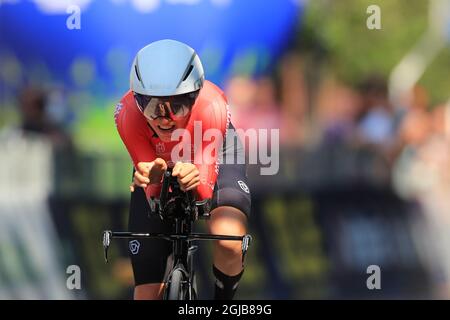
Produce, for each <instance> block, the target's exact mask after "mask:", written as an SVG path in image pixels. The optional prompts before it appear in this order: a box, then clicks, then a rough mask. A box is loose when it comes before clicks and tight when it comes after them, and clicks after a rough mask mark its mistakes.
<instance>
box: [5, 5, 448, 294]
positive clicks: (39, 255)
mask: <svg viewBox="0 0 450 320" xmlns="http://www.w3.org/2000/svg"><path fill="white" fill-rule="evenodd" d="M74 5H75V6H74ZM370 5H377V6H378V8H379V9H380V17H381V19H380V23H381V25H380V27H381V29H371V28H370V26H371V25H373V21H374V20H373V19H374V16H373V15H374V13H376V10H375V11H372V10H373V7H371V8H372V9H369V10H368V8H369V6H370ZM370 21H372V22H370ZM163 38H172V39H177V40H180V41H183V42H186V43H188V44H189V45H191V46H192V47H193V48H195V49H196V50H197V51H198V53H199V56H200V57H201V59H202V62H203V65H204V68H205V73H206V78H207V79H209V80H211V81H213V82H215V83H217V84H218V85H219V86H220V87H221V88H222V89H223V90H224V91H225V92H226V95H227V97H228V99H229V103H230V106H231V112H232V121H233V123H234V124H235V126H236V127H239V128H243V129H248V128H257V129H277V128H279V129H280V151H279V157H280V170H279V173H278V174H277V175H275V176H261V175H260V171H259V169H260V167H259V166H258V165H251V166H250V167H249V176H250V183H251V189H252V195H253V198H252V205H253V208H252V216H251V219H250V231H251V233H252V235H253V237H254V240H255V241H254V245H253V246H252V247H251V250H250V252H249V254H248V260H247V268H246V271H245V275H244V277H243V280H242V281H241V285H240V289H239V291H238V294H237V299H348V298H357V299H379V298H385V299H400V298H406V299H417V298H423V299H448V298H450V251H449V249H448V248H450V77H449V74H450V45H449V44H450V43H449V42H450V1H448V0H428V1H425V0H370V1H369V0H343V1H331V0H315V1H306V0H303V1H302V0H277V1H264V2H261V1H258V0H247V1H237V0H106V1H99V0H64V1H50V0H28V1H27V0H0V299H131V298H132V289H133V288H132V286H133V279H132V272H131V267H130V263H129V261H128V258H127V243H126V242H125V241H123V242H120V241H115V242H113V245H112V248H111V251H112V252H111V260H110V263H109V264H105V263H104V260H103V250H102V244H101V235H102V231H103V230H104V229H113V230H125V229H126V227H127V219H128V216H127V215H128V204H129V189H128V186H129V183H130V180H131V162H130V159H129V157H128V154H127V152H126V150H125V148H124V146H123V144H122V142H121V140H120V138H119V135H118V134H117V132H116V129H115V125H114V121H113V112H114V106H115V104H116V103H117V102H118V101H119V99H120V97H121V96H122V95H123V94H124V93H125V92H126V91H127V90H128V88H129V84H128V78H129V68H130V66H131V62H132V59H133V57H134V55H135V53H136V52H137V51H138V50H139V49H140V48H141V47H143V46H145V45H146V44H148V43H150V42H152V41H155V40H159V39H163ZM210 250H211V247H210V246H209V245H208V244H206V243H201V245H200V252H199V255H198V256H197V258H198V260H197V265H198V269H199V273H200V274H199V276H200V279H199V284H200V287H201V289H200V290H201V297H202V298H204V299H209V298H210V297H211V294H212V284H213V282H212V274H211V273H212V272H211V261H212V260H211V252H210ZM70 265H78V266H79V267H80V268H81V289H80V290H69V289H68V288H67V287H66V280H67V278H68V277H69V276H70V274H67V273H66V270H67V267H68V266H70ZM370 265H378V266H379V267H380V269H381V290H369V289H368V288H367V286H366V280H367V278H368V277H369V276H370V274H368V273H367V268H368V266H370Z"/></svg>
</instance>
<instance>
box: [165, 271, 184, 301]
mask: <svg viewBox="0 0 450 320" xmlns="http://www.w3.org/2000/svg"><path fill="white" fill-rule="evenodd" d="M185 280H186V279H185V276H184V273H183V271H182V270H181V269H175V270H174V271H173V272H172V276H171V278H170V281H169V283H168V284H167V285H168V288H167V290H168V294H167V300H183V299H184V298H185V296H186V294H185V293H186V290H185V284H186V281H185Z"/></svg>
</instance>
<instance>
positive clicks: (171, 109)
mask: <svg viewBox="0 0 450 320" xmlns="http://www.w3.org/2000/svg"><path fill="white" fill-rule="evenodd" d="M197 96H198V91H195V92H191V93H187V94H182V95H177V96H169V97H155V96H147V95H142V94H139V93H134V98H135V100H136V103H137V105H138V107H139V109H140V110H141V112H142V113H143V114H144V115H145V116H146V117H147V118H148V119H151V120H155V119H157V118H160V117H162V118H171V119H174V120H178V119H181V118H185V117H186V116H188V115H189V114H190V112H191V110H192V107H193V106H194V103H195V99H196V98H197Z"/></svg>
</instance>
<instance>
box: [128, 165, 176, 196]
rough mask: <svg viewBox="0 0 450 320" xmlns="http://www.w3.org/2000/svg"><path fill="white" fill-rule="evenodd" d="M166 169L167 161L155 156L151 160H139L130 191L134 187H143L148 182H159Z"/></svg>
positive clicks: (145, 186)
mask: <svg viewBox="0 0 450 320" xmlns="http://www.w3.org/2000/svg"><path fill="white" fill-rule="evenodd" d="M166 170H167V163H166V162H165V161H164V160H163V159H161V158H156V159H155V160H154V161H152V162H139V163H138V164H137V166H136V171H135V172H134V177H133V183H132V184H131V186H130V191H131V192H134V188H135V187H142V188H144V189H145V188H147V186H148V185H149V184H154V183H160V182H161V179H162V176H163V174H164V172H165V171H166Z"/></svg>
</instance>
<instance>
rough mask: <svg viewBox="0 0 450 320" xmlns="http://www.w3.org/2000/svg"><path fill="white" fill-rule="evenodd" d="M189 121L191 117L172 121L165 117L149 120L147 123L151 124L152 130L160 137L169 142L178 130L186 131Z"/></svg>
mask: <svg viewBox="0 0 450 320" xmlns="http://www.w3.org/2000/svg"><path fill="white" fill-rule="evenodd" d="M188 121H189V117H185V118H181V119H177V120H175V119H171V118H165V117H158V118H156V119H154V120H153V119H148V118H147V122H148V123H149V124H150V126H151V127H152V129H153V130H154V131H155V132H156V134H157V135H158V137H159V138H160V139H161V140H162V141H164V142H169V141H170V138H171V136H172V133H173V132H174V131H175V130H176V129H184V128H186V125H187V123H188Z"/></svg>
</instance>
